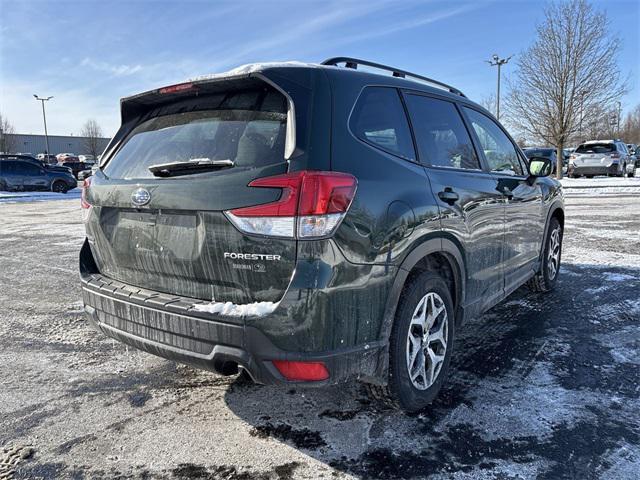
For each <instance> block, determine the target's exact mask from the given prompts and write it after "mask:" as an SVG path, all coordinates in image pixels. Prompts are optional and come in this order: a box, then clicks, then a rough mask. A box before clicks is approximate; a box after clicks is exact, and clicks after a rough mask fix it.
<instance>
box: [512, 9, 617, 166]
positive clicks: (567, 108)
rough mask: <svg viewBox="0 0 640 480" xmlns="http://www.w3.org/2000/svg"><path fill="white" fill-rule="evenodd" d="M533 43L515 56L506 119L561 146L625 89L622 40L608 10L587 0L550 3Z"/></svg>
mask: <svg viewBox="0 0 640 480" xmlns="http://www.w3.org/2000/svg"><path fill="white" fill-rule="evenodd" d="M536 30H537V38H536V40H535V42H534V43H533V45H531V46H530V47H529V48H528V49H527V50H525V51H524V52H523V53H522V54H521V55H519V56H518V57H517V61H516V62H517V67H516V71H515V72H514V76H513V77H512V81H511V82H510V92H509V95H508V97H507V105H506V106H507V115H508V121H509V122H510V123H511V124H512V125H513V126H515V127H516V128H517V129H519V130H520V131H521V132H522V133H524V134H525V135H527V136H531V137H534V138H536V139H538V140H540V141H543V142H545V143H547V144H550V145H552V146H554V147H556V148H557V151H558V155H557V158H558V165H557V169H556V171H557V172H558V177H562V168H561V166H562V164H561V162H562V158H563V155H562V149H563V148H564V147H565V145H567V144H568V141H569V140H570V139H571V138H572V136H575V135H576V134H578V135H580V133H581V132H579V129H580V127H581V126H582V128H584V125H590V124H594V123H597V122H598V121H599V118H598V115H601V114H602V110H604V111H610V110H612V108H614V104H615V102H616V101H618V100H619V99H620V97H622V95H624V93H625V92H626V85H625V82H624V81H623V79H622V78H621V73H620V69H619V68H618V64H617V56H618V52H619V51H620V45H621V44H620V40H619V38H618V37H617V36H615V35H613V34H612V33H611V31H612V29H611V25H610V23H609V21H608V19H607V16H606V13H605V12H601V11H596V10H595V9H594V8H593V6H592V5H591V4H590V3H588V2H587V1H586V0H568V1H563V2H560V3H551V4H549V5H548V6H547V7H546V9H545V18H544V21H543V22H542V23H541V24H540V25H538V26H537V27H536Z"/></svg>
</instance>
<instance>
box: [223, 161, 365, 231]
mask: <svg viewBox="0 0 640 480" xmlns="http://www.w3.org/2000/svg"><path fill="white" fill-rule="evenodd" d="M249 186H250V187H262V188H281V189H282V194H281V196H280V199H278V200H277V201H275V202H271V203H265V204H262V205H256V206H252V207H245V208H236V209H234V210H230V211H227V212H225V213H226V215H227V217H228V218H229V219H230V220H231V222H233V224H234V225H235V226H236V227H237V228H238V229H240V230H241V231H243V232H246V233H252V234H258V235H268V236H275V237H289V238H295V237H297V238H318V237H326V236H329V235H331V234H333V232H334V231H335V230H336V228H337V227H338V225H339V224H340V222H341V221H342V219H343V218H344V216H345V214H346V213H347V210H349V206H350V205H351V201H352V200H353V197H354V195H355V193H356V186H357V181H356V179H355V177H354V176H353V175H349V174H347V173H339V172H316V171H308V170H303V171H300V172H293V173H286V174H284V175H276V176H273V177H266V178H258V179H256V180H254V181H252V182H251V183H250V184H249Z"/></svg>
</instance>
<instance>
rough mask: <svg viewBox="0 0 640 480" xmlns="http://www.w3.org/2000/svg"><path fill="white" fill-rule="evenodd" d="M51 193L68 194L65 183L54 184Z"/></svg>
mask: <svg viewBox="0 0 640 480" xmlns="http://www.w3.org/2000/svg"><path fill="white" fill-rule="evenodd" d="M51 191H52V192H54V193H67V186H66V185H65V183H64V182H53V185H51Z"/></svg>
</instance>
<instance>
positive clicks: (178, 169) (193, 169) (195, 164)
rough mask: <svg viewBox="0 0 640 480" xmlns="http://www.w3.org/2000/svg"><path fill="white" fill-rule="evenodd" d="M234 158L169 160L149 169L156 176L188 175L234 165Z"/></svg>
mask: <svg viewBox="0 0 640 480" xmlns="http://www.w3.org/2000/svg"><path fill="white" fill-rule="evenodd" d="M234 165H235V163H234V162H233V160H211V159H209V158H194V159H192V160H187V161H186V162H169V163H160V164H158V165H151V166H150V167H148V168H149V171H150V172H151V173H153V174H154V175H155V176H156V177H170V176H172V175H188V174H190V173H202V172H210V171H212V170H219V169H221V168H229V167H233V166H234Z"/></svg>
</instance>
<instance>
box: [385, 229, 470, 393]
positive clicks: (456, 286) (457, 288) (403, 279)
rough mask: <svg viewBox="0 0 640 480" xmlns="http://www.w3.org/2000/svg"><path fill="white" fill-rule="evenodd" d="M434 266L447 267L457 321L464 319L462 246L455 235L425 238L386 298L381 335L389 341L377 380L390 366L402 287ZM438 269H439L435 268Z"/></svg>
mask: <svg viewBox="0 0 640 480" xmlns="http://www.w3.org/2000/svg"><path fill="white" fill-rule="evenodd" d="M434 266H438V267H441V268H444V269H446V270H445V271H448V275H450V278H447V276H446V275H445V281H447V282H448V284H449V288H450V291H451V293H452V295H451V297H452V299H453V304H454V309H455V324H456V326H459V325H460V324H461V323H462V321H463V316H464V315H463V309H462V308H461V307H462V305H464V299H465V275H464V269H465V262H464V254H463V251H462V248H461V247H460V246H459V245H458V244H457V242H455V239H451V238H448V237H442V236H440V237H436V238H429V239H425V240H424V241H423V242H421V243H420V244H418V245H416V246H415V247H414V248H413V249H412V250H411V252H409V254H408V255H407V256H406V257H405V259H404V260H403V262H402V263H401V265H400V268H399V269H398V273H397V274H396V276H395V279H394V281H393V284H392V286H391V289H390V291H389V295H388V298H387V302H386V306H385V310H384V316H383V320H382V325H381V329H380V335H379V339H380V340H382V341H384V342H385V343H386V347H385V348H384V350H383V351H382V352H381V355H380V358H379V363H378V368H377V372H378V374H377V375H376V377H377V380H378V381H382V382H384V383H386V378H387V373H388V366H389V343H388V342H389V337H390V335H391V328H392V327H393V322H394V320H395V315H396V310H397V308H398V303H399V301H400V295H401V294H402V290H403V289H404V287H405V285H406V284H407V282H408V281H410V280H411V279H412V278H413V277H414V276H415V275H418V274H419V273H420V272H422V271H425V270H433V269H434V268H433V267H434ZM436 270H437V269H436Z"/></svg>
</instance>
